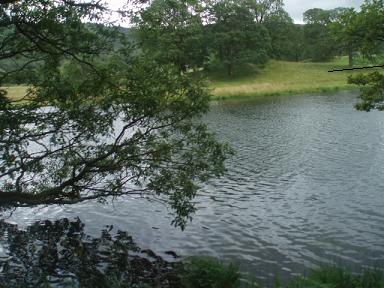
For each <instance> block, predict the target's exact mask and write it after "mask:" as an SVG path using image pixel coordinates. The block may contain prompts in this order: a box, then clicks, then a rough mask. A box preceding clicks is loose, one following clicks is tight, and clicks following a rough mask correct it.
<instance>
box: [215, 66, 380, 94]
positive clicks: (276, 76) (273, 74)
mask: <svg viewBox="0 0 384 288" xmlns="http://www.w3.org/2000/svg"><path fill="white" fill-rule="evenodd" d="M360 64H363V63H359V64H358V65H360ZM340 68H347V61H346V60H345V59H344V58H340V59H337V60H334V61H332V62H326V63H310V62H285V61H275V60H272V61H270V62H269V63H268V64H267V65H266V67H265V68H264V69H260V70H256V69H253V71H252V70H251V71H248V73H242V75H241V74H240V75H238V76H237V77H235V78H228V77H227V76H224V75H223V74H219V73H216V74H211V75H209V78H210V85H209V86H210V88H211V89H212V94H213V98H214V99H223V98H232V97H250V96H258V95H282V94H301V93H312V92H327V91H335V90H342V89H354V88H356V86H354V85H349V84H347V78H348V76H349V75H352V74H357V73H361V70H357V71H344V72H333V73H329V72H328V71H329V70H332V69H340ZM379 69H380V68H379ZM373 70H374V69H370V70H365V71H366V72H369V71H371V72H372V71H373Z"/></svg>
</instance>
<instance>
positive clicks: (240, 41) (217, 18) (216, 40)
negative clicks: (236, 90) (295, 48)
mask: <svg viewBox="0 0 384 288" xmlns="http://www.w3.org/2000/svg"><path fill="white" fill-rule="evenodd" d="M210 15H211V21H212V23H213V24H212V27H211V38H212V47H213V51H212V52H213V57H214V59H216V60H218V61H219V64H221V65H223V66H224V67H225V69H226V70H227V73H228V75H232V74H233V72H234V68H235V66H239V65H241V64H245V63H253V64H262V63H265V62H266V61H267V60H268V52H269V49H270V38H269V34H268V31H267V30H266V29H265V27H264V26H263V25H260V24H257V23H255V22H254V18H253V15H252V13H250V11H249V9H248V7H247V6H245V5H244V3H242V2H241V1H240V2H239V1H231V0H223V1H219V2H217V3H215V5H213V6H212V8H211V12H210Z"/></svg>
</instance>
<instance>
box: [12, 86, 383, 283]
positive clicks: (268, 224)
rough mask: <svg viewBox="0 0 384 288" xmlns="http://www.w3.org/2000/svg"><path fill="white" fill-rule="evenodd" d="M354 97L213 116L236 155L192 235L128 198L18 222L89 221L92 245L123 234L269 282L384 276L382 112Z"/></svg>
mask: <svg viewBox="0 0 384 288" xmlns="http://www.w3.org/2000/svg"><path fill="white" fill-rule="evenodd" d="M356 96H357V95H356V94H353V93H350V92H345V93H339V94H336V95H326V96H324V95H322V96H321V95H319V96H316V95H313V96H310V95H307V96H285V97H268V98H260V99H257V100H252V101H241V102H229V101H227V102H224V103H221V104H215V105H213V109H212V111H211V113H209V115H207V117H206V121H207V122H208V123H209V125H210V126H211V128H212V129H213V130H214V131H216V132H217V134H218V136H219V137H220V138H221V139H223V140H225V141H228V142H229V143H230V144H231V145H232V146H233V147H234V148H235V150H236V151H237V154H236V155H235V156H234V157H233V158H232V159H231V160H230V161H229V162H228V174H227V175H226V176H225V177H223V178H221V179H219V180H215V181H212V182H211V183H209V184H208V185H206V186H205V187H203V188H202V189H201V191H200V195H199V197H198V198H197V200H196V201H197V205H198V207H199V208H200V210H199V211H198V212H197V214H196V215H195V217H194V220H193V223H191V224H190V225H189V226H188V227H187V229H186V231H184V232H181V231H179V230H178V229H175V228H172V227H171V226H170V221H171V219H172V218H171V216H169V214H168V211H167V209H166V207H164V206H162V205H161V204H159V203H156V202H155V203H149V202H148V201H147V200H145V199H141V198H138V199H134V198H128V197H126V198H122V199H120V200H119V201H116V202H114V203H113V205H102V204H97V203H82V204H80V205H76V206H64V207H49V208H41V209H39V210H23V209H21V210H18V211H16V212H15V213H14V215H13V216H12V217H11V219H12V221H15V222H17V223H20V224H23V223H26V222H31V221H35V220H38V219H45V218H51V219H55V218H58V217H75V216H79V217H80V218H81V220H82V221H83V222H84V223H85V224H86V226H85V229H86V230H87V233H90V234H91V235H97V233H98V231H99V229H101V227H103V226H104V225H109V224H113V225H114V226H115V227H116V228H117V229H120V230H124V231H128V233H129V234H130V235H132V236H133V237H134V239H135V241H136V242H137V243H138V244H139V245H140V246H141V247H144V248H151V249H154V250H155V251H156V252H157V253H160V254H161V253H163V252H164V251H167V250H175V251H176V252H178V253H179V254H181V255H191V254H208V255H211V256H217V257H221V258H223V259H225V260H228V261H229V260H231V261H235V262H237V263H239V264H240V265H241V267H242V269H244V270H245V271H247V272H249V273H250V274H251V276H252V277H255V278H256V279H258V280H259V281H262V282H263V281H264V283H268V282H273V280H274V279H275V276H276V275H277V276H278V277H281V278H283V279H284V278H287V277H292V276H293V275H295V274H296V273H303V272H305V271H306V270H307V269H308V268H315V267H318V266H319V265H322V264H331V263H335V264H341V265H345V266H349V267H350V268H351V269H357V267H362V266H363V267H364V266H383V265H384V241H383V239H384V224H383V223H384V209H383V207H384V125H383V124H384V112H381V113H380V112H371V113H364V112H357V111H355V110H354V109H353V103H354V102H355V100H356ZM161 255H164V257H166V255H165V254H161Z"/></svg>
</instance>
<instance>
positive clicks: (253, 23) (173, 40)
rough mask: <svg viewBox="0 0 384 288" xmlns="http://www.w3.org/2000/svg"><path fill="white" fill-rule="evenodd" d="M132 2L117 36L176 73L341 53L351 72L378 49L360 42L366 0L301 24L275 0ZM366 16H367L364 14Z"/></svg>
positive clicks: (21, 78) (26, 75)
mask: <svg viewBox="0 0 384 288" xmlns="http://www.w3.org/2000/svg"><path fill="white" fill-rule="evenodd" d="M133 2H134V3H135V5H136V6H138V7H141V9H138V12H136V14H135V15H134V17H132V19H133V20H132V24H134V26H133V27H132V28H129V29H125V31H126V33H127V35H128V38H130V39H132V41H133V42H134V44H135V45H134V46H135V49H138V50H141V51H145V53H147V54H149V55H152V58H153V60H154V61H156V62H158V63H159V64H169V65H174V66H176V67H177V69H179V70H180V71H181V72H186V71H187V70H188V69H201V68H204V69H205V70H217V69H224V70H225V71H226V73H227V74H228V75H229V76H231V75H233V74H234V73H235V68H236V67H242V65H243V64H255V65H262V64H265V63H266V62H267V61H268V60H269V59H276V60H286V61H303V60H307V61H313V62H321V61H328V60H330V59H332V58H333V57H335V56H341V55H348V58H349V66H350V67H352V66H353V64H354V56H355V55H356V54H357V53H361V54H363V55H364V56H372V55H375V54H378V53H380V52H381V51H382V50H383V44H382V43H379V44H378V43H376V42H377V41H376V42H375V43H376V44H375V45H371V44H369V45H368V44H367V43H372V41H370V39H369V38H370V37H371V36H370V34H369V31H368V33H367V31H366V29H367V28H366V27H367V24H366V22H367V21H368V20H367V19H370V20H369V21H370V22H372V23H370V25H371V27H376V28H378V29H380V28H379V26H380V23H381V22H380V21H382V20H380V19H382V18H383V16H382V15H380V13H379V12H377V11H378V9H377V7H376V8H372V7H374V6H378V7H380V5H383V4H382V3H383V1H382V0H366V1H365V3H364V4H363V5H362V10H361V12H357V11H355V10H354V9H353V8H344V7H339V8H335V9H331V10H323V9H320V8H313V9H309V10H307V11H306V12H304V14H303V19H304V24H295V23H294V22H293V19H292V18H291V17H290V16H289V15H288V13H287V12H286V11H285V10H284V3H283V0H152V1H145V0H133ZM369 13H370V15H372V17H371V18H369V17H367V15H368V14H369ZM374 13H379V14H378V15H376V16H375V15H373V14H374ZM373 17H376V18H373ZM375 19H376V20H375ZM369 21H368V22H369ZM375 21H376V22H377V23H374V22H375ZM364 23H365V24H364ZM87 25H90V26H92V25H93V24H87ZM372 29H373V28H371V30H372ZM381 29H384V28H383V27H381ZM122 31H124V28H122ZM4 33H5V32H3V34H4ZM5 34H6V33H5ZM1 37H6V35H3V36H1V35H0V38H1ZM371 38H372V37H371ZM26 62H27V59H23V58H21V59H17V60H14V59H13V60H12V62H11V61H9V60H7V59H6V60H1V59H0V73H1V71H2V70H3V71H4V70H5V71H10V70H12V69H14V68H15V67H18V66H24V65H25V64H26ZM38 65H39V63H38V62H35V63H33V65H29V64H28V65H27V68H28V69H23V73H17V74H15V75H14V76H11V77H9V76H8V79H7V81H8V82H9V83H15V84H19V83H30V82H32V81H33V79H32V78H33V77H36V76H35V75H34V73H32V72H31V71H33V70H34V69H36V66H38Z"/></svg>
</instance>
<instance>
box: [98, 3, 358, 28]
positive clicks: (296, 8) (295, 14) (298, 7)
mask: <svg viewBox="0 0 384 288" xmlns="http://www.w3.org/2000/svg"><path fill="white" fill-rule="evenodd" d="M106 2H107V3H108V4H109V5H110V6H111V7H113V8H117V7H120V6H121V4H122V3H124V2H126V1H124V0H106ZM363 2H364V0H284V3H285V10H286V11H287V12H288V13H289V15H290V16H291V17H292V18H293V20H294V21H295V23H303V13H304V12H305V11H307V10H308V9H311V8H321V9H332V8H336V7H354V8H355V9H358V8H359V7H360V6H361V4H363Z"/></svg>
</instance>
